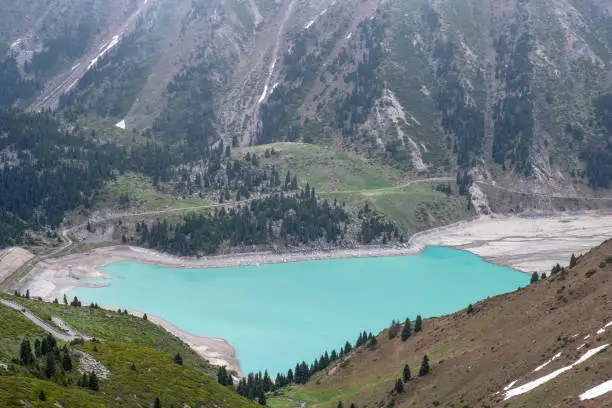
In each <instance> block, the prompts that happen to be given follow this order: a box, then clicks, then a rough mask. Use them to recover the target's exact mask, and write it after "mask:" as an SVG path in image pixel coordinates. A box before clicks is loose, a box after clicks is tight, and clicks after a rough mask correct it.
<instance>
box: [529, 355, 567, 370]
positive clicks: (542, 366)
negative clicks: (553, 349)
mask: <svg viewBox="0 0 612 408" xmlns="http://www.w3.org/2000/svg"><path fill="white" fill-rule="evenodd" d="M559 357H561V353H560V352H559V353H557V354H555V355H554V356H553V357H552V358H551V359H550V360H548V361H547V362H545V363H544V364H542V365H541V366H538V367H536V369H535V370H533V372H534V373H535V372H536V371H540V370H541V369H543V368H544V367H546V366H547V365H549V364H550V363H552V362H553V361H555V360H556V359H558V358H559Z"/></svg>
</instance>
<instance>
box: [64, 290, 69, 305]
mask: <svg viewBox="0 0 612 408" xmlns="http://www.w3.org/2000/svg"><path fill="white" fill-rule="evenodd" d="M64 304H65V305H67V304H68V297H67V296H66V294H65V293H64Z"/></svg>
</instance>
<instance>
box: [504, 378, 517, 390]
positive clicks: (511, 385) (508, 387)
mask: <svg viewBox="0 0 612 408" xmlns="http://www.w3.org/2000/svg"><path fill="white" fill-rule="evenodd" d="M517 381H518V380H514V381H512V382H511V383H510V384H508V385H506V386H505V387H504V391H508V390H509V389H510V388H512V387H514V384H516V382H517Z"/></svg>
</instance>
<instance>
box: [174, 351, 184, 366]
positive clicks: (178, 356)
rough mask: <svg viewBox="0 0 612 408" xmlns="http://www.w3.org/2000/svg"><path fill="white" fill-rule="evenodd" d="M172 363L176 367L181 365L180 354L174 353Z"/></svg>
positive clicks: (181, 358)
mask: <svg viewBox="0 0 612 408" xmlns="http://www.w3.org/2000/svg"><path fill="white" fill-rule="evenodd" d="M174 362H175V363H176V364H178V365H183V357H181V353H176V356H174Z"/></svg>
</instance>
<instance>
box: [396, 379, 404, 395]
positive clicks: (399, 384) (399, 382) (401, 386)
mask: <svg viewBox="0 0 612 408" xmlns="http://www.w3.org/2000/svg"><path fill="white" fill-rule="evenodd" d="M395 392H397V393H398V394H401V393H402V392H404V383H403V382H402V380H400V379H399V378H398V379H397V381H395Z"/></svg>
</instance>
